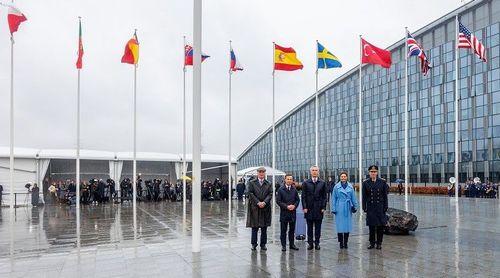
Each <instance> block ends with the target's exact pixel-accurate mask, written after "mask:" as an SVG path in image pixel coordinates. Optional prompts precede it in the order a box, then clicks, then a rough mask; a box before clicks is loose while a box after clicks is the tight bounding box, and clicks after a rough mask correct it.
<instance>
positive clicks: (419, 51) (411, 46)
mask: <svg viewBox="0 0 500 278" xmlns="http://www.w3.org/2000/svg"><path fill="white" fill-rule="evenodd" d="M406 44H407V45H408V57H411V56H417V57H418V58H419V59H420V71H421V72H422V73H423V74H424V75H427V72H428V71H429V69H430V68H431V63H430V62H429V60H428V59H427V56H426V55H425V52H424V49H423V48H422V47H421V46H420V45H419V44H418V43H417V41H416V40H415V39H414V38H413V37H412V35H411V34H410V32H407V35H406Z"/></svg>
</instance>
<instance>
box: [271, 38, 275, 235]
mask: <svg viewBox="0 0 500 278" xmlns="http://www.w3.org/2000/svg"><path fill="white" fill-rule="evenodd" d="M275 49H276V44H275V43H274V42H273V134H272V140H273V142H272V148H273V157H272V168H273V179H272V186H273V198H272V201H271V208H272V209H271V211H272V216H271V222H272V223H271V225H272V235H273V239H272V241H271V242H272V243H274V236H275V229H274V222H273V221H272V219H273V218H274V213H275V207H276V206H275V203H274V202H275V197H276V175H275V169H276V126H275V125H276V123H275V120H276V119H275V117H276V116H275V110H276V109H275V101H274V99H275V93H274V91H275V90H274V73H275V70H274V65H275V63H276V61H275V60H274V59H275V57H274V52H275Z"/></svg>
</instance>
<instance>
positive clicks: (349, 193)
mask: <svg viewBox="0 0 500 278" xmlns="http://www.w3.org/2000/svg"><path fill="white" fill-rule="evenodd" d="M331 197H332V198H331V200H332V201H331V210H332V213H333V214H335V225H336V227H337V235H338V239H339V243H340V249H344V248H345V249H347V241H348V239H349V232H351V230H352V214H353V213H356V211H357V210H358V202H357V201H356V196H355V195H354V188H353V186H352V184H350V183H349V182H348V181H347V172H344V171H342V172H341V173H340V182H338V183H337V184H336V185H335V187H334V188H333V190H332V196H331Z"/></svg>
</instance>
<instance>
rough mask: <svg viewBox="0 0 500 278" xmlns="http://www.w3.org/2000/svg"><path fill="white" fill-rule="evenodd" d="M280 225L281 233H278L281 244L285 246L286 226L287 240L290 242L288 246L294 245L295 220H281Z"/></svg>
mask: <svg viewBox="0 0 500 278" xmlns="http://www.w3.org/2000/svg"><path fill="white" fill-rule="evenodd" d="M280 227H281V233H280V240H281V246H286V234H287V228H288V242H289V243H290V246H294V245H295V243H294V236H295V221H281V222H280Z"/></svg>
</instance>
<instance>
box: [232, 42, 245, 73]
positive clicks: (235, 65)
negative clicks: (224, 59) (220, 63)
mask: <svg viewBox="0 0 500 278" xmlns="http://www.w3.org/2000/svg"><path fill="white" fill-rule="evenodd" d="M230 52H231V53H230V55H231V63H230V65H229V70H230V71H238V70H243V67H242V66H241V65H240V63H239V60H236V55H234V51H233V48H232V47H231V50H230Z"/></svg>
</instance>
